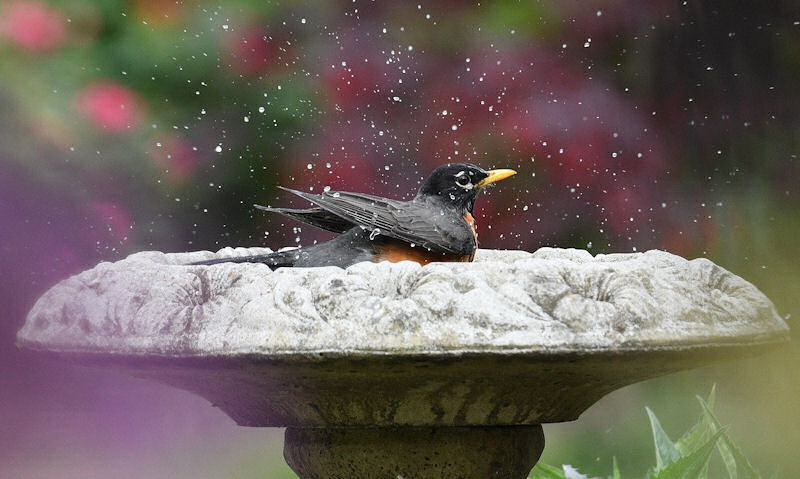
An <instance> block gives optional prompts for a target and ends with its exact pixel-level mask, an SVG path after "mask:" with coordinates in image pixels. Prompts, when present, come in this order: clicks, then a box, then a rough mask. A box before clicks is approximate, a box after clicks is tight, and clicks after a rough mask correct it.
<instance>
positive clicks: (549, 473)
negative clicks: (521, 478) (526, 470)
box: [528, 462, 564, 479]
mask: <svg viewBox="0 0 800 479" xmlns="http://www.w3.org/2000/svg"><path fill="white" fill-rule="evenodd" d="M528 478H529V479H564V471H563V470H562V469H561V468H560V467H554V466H550V465H548V464H544V463H541V462H540V463H538V464H536V467H534V468H533V470H532V471H531V474H530V475H529V476H528Z"/></svg>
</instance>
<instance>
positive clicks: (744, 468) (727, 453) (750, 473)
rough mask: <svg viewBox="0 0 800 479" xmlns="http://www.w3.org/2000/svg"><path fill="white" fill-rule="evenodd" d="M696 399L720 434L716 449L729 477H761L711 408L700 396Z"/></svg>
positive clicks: (737, 478) (753, 478) (755, 478)
mask: <svg viewBox="0 0 800 479" xmlns="http://www.w3.org/2000/svg"><path fill="white" fill-rule="evenodd" d="M697 400H698V401H700V405H701V406H702V407H703V412H704V413H705V415H706V417H707V418H708V420H709V421H710V422H711V424H712V425H713V427H715V428H716V429H718V430H719V433H721V434H722V439H721V440H720V442H719V445H718V449H719V453H720V455H721V456H722V461H723V462H724V463H725V468H726V469H727V470H728V475H729V477H730V478H731V479H739V478H741V479H761V474H760V473H759V472H758V471H757V470H756V468H755V467H753V465H752V464H750V461H749V460H748V459H747V457H746V456H745V455H744V453H742V451H741V449H739V448H738V447H737V446H736V445H735V444H734V443H733V441H732V440H731V438H730V436H728V434H727V433H726V432H725V431H724V428H723V427H722V425H721V424H720V422H719V420H718V419H717V417H716V416H715V415H714V412H713V411H712V410H711V406H709V404H708V403H707V402H706V401H704V400H703V398H701V397H698V398H697ZM739 473H741V474H739Z"/></svg>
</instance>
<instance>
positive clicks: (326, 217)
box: [253, 205, 356, 233]
mask: <svg viewBox="0 0 800 479" xmlns="http://www.w3.org/2000/svg"><path fill="white" fill-rule="evenodd" d="M253 206H255V207H256V208H258V209H260V210H263V211H269V212H270V213H280V214H282V215H284V216H288V217H289V218H292V219H294V220H297V221H300V222H302V223H306V224H309V225H311V226H316V227H317V228H322V229H324V230H328V231H332V232H334V233H344V232H345V231H347V230H349V229H351V228H352V227H354V226H356V224H355V223H353V222H351V221H348V220H346V219H344V218H342V217H341V216H337V215H335V214H333V213H331V212H330V211H328V210H326V209H323V208H308V209H294V208H272V207H269V206H261V205H253Z"/></svg>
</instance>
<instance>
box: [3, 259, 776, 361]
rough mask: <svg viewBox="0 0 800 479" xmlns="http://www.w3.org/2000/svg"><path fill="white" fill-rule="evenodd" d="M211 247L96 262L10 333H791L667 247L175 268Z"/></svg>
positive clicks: (492, 341)
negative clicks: (452, 259) (421, 261)
mask: <svg viewBox="0 0 800 479" xmlns="http://www.w3.org/2000/svg"><path fill="white" fill-rule="evenodd" d="M266 251H268V250H266V249H264V248H249V249H245V248H238V249H236V250H232V249H226V250H223V251H222V252H221V254H226V255H231V254H254V253H263V252H266ZM212 256H213V255H212V254H211V253H207V252H195V253H177V254H164V253H158V252H145V253H138V254H134V255H132V256H130V257H128V258H126V259H124V260H122V261H119V262H116V263H101V264H99V265H98V266H96V267H95V268H93V269H91V270H88V271H85V272H83V273H81V274H79V275H76V276H74V277H72V278H69V279H67V280H65V281H62V282H61V283H59V284H58V285H56V286H55V287H54V288H52V289H51V290H50V291H48V292H47V293H46V294H45V295H44V296H43V297H42V298H41V299H40V300H39V301H38V302H37V303H36V305H35V306H34V308H33V309H32V310H31V312H30V314H29V316H28V319H27V322H26V323H25V326H24V327H23V328H22V330H21V331H20V332H19V335H18V342H19V344H21V345H22V346H25V347H29V348H34V349H47V350H51V351H62V352H87V353H92V352H95V353H103V354H119V355H126V356H144V355H165V356H180V357H187V356H213V355H216V356H226V357H229V356H231V355H241V354H248V355H252V354H255V355H267V356H281V355H285V354H288V355H297V354H302V353H307V354H317V353H330V354H333V355H347V354H349V353H358V352H362V353H394V354H426V353H455V354H458V353H463V352H481V351H492V352H497V351H500V350H506V351H518V352H524V351H529V352H538V353H540V354H549V353H553V354H556V353H563V352H591V351H595V352H598V351H600V352H602V351H608V352H617V353H618V352H620V351H623V350H654V349H675V348H682V347H688V346H693V347H702V346H704V345H715V344H720V343H747V342H760V341H767V342H768V341H771V340H775V339H779V338H782V337H785V336H786V335H787V331H788V330H787V326H786V324H785V323H784V322H783V321H782V320H781V318H780V317H779V316H778V315H777V314H776V312H775V310H774V308H773V306H772V304H771V303H770V301H769V300H768V299H767V298H766V297H765V296H764V295H763V294H762V293H761V292H759V291H758V289H756V288H755V287H754V286H753V285H751V284H750V283H748V282H747V281H745V280H743V279H741V278H739V277H738V276H736V275H733V274H731V273H730V272H728V271H726V270H725V269H723V268H721V267H719V266H717V265H715V264H713V263H712V262H710V261H708V260H705V259H696V260H692V261H687V260H685V259H683V258H680V257H678V256H674V255H671V254H669V253H666V252H662V251H648V252H646V253H634V254H612V255H598V256H596V257H592V256H591V255H590V254H589V253H587V252H585V251H581V250H561V249H552V248H542V249H540V250H538V251H536V252H535V253H532V254H531V253H527V252H522V251H488V250H481V251H480V252H479V254H478V257H477V259H476V262H474V263H438V264H431V265H428V266H425V267H421V266H419V265H418V264H416V263H410V262H404V263H399V264H390V263H380V264H375V263H362V264H357V265H354V266H352V267H350V268H348V269H346V270H344V269H339V268H333V267H330V268H295V269H279V270H277V271H274V272H273V271H271V270H270V269H269V268H267V267H266V266H264V265H258V264H233V263H229V264H221V265H215V266H184V264H185V263H188V262H191V261H195V260H199V259H206V258H209V257H212Z"/></svg>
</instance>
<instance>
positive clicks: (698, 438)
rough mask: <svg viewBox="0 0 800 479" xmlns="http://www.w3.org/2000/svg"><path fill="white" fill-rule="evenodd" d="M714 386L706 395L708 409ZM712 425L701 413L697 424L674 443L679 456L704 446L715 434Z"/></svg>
mask: <svg viewBox="0 0 800 479" xmlns="http://www.w3.org/2000/svg"><path fill="white" fill-rule="evenodd" d="M716 390H717V386H716V384H715V385H714V386H712V387H711V392H710V393H709V395H708V404H709V407H710V408H711V409H712V410H713V409H714V399H715V396H716ZM716 431H717V430H716V428H714V426H713V423H712V422H711V421H710V420H709V419H708V416H707V415H706V414H705V413H704V412H703V413H701V414H700V417H698V419H697V422H696V423H695V425H694V426H692V428H691V429H689V430H688V431H687V432H686V433H685V434H684V435H683V436H681V437H680V439H678V440H677V441H675V447H676V448H677V449H678V451H680V453H681V456H686V455H688V454H690V453H691V452H692V451H694V450H696V449H697V448H698V447H700V446H701V445H702V444H704V443H705V442H706V441H707V440H708V438H709V437H711V435H712V434H714V433H715V432H716ZM705 477H706V475H705V474H701V475H700V476H698V479H705Z"/></svg>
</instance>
